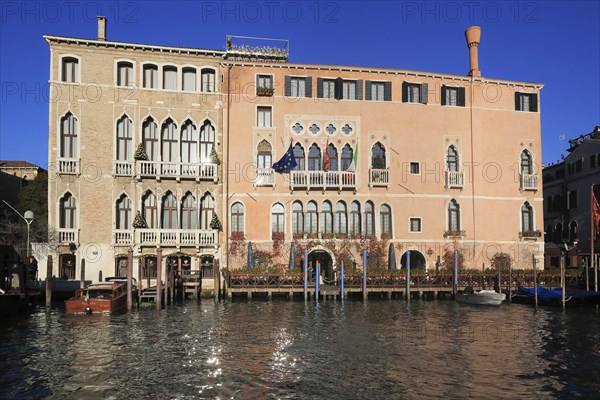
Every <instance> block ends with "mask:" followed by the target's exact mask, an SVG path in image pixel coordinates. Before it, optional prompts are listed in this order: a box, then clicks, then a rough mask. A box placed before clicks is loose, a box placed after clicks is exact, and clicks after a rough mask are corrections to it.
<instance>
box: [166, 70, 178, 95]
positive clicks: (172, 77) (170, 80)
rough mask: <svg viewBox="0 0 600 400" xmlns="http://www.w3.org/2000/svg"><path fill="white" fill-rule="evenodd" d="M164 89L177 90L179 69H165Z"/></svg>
mask: <svg viewBox="0 0 600 400" xmlns="http://www.w3.org/2000/svg"><path fill="white" fill-rule="evenodd" d="M163 89H166V90H177V68H175V67H164V69H163Z"/></svg>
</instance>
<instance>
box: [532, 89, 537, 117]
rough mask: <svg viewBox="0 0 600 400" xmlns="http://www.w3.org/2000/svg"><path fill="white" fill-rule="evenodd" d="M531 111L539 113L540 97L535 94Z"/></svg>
mask: <svg viewBox="0 0 600 400" xmlns="http://www.w3.org/2000/svg"><path fill="white" fill-rule="evenodd" d="M531 111H532V112H537V111H538V95H537V93H533V94H532V95H531Z"/></svg>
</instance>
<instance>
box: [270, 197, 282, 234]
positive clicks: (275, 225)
mask: <svg viewBox="0 0 600 400" xmlns="http://www.w3.org/2000/svg"><path fill="white" fill-rule="evenodd" d="M284 219H285V216H284V208H283V206H282V205H281V204H279V203H277V204H273V207H271V232H272V233H281V234H283V233H284V232H285V231H284V228H285V225H284Z"/></svg>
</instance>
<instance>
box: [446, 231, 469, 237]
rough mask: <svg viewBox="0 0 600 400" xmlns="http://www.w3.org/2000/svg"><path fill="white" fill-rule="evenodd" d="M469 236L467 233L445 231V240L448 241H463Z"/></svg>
mask: <svg viewBox="0 0 600 400" xmlns="http://www.w3.org/2000/svg"><path fill="white" fill-rule="evenodd" d="M465 236H467V232H466V231H445V232H444V238H446V239H448V238H450V239H462V238H464V237H465Z"/></svg>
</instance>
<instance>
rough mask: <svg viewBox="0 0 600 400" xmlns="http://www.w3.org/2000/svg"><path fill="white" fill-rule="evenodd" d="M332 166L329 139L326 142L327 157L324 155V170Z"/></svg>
mask: <svg viewBox="0 0 600 400" xmlns="http://www.w3.org/2000/svg"><path fill="white" fill-rule="evenodd" d="M329 168H331V160H330V159H329V139H327V143H326V144H325V157H323V171H325V172H327V171H329Z"/></svg>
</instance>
